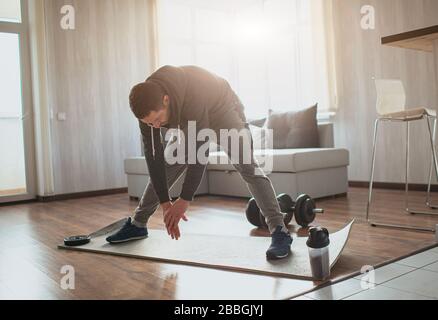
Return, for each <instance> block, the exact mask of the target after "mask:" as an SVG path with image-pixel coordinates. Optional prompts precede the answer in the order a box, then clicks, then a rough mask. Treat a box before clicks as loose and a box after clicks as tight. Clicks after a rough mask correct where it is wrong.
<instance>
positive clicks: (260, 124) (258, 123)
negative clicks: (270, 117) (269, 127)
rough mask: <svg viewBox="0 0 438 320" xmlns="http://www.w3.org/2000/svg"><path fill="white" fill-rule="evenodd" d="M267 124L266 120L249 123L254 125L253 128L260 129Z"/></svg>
mask: <svg viewBox="0 0 438 320" xmlns="http://www.w3.org/2000/svg"><path fill="white" fill-rule="evenodd" d="M265 122H266V118H263V119H255V120H249V121H248V123H249V124H252V125H253V126H256V127H260V128H261V127H263V126H264V124H265Z"/></svg>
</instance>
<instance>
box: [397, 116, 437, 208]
mask: <svg viewBox="0 0 438 320" xmlns="http://www.w3.org/2000/svg"><path fill="white" fill-rule="evenodd" d="M425 119H426V122H427V128H428V131H429V140H430V143H431V149H432V159H433V163H434V164H435V171H436V174H437V176H438V170H436V169H437V168H438V167H437V161H436V153H435V144H434V139H433V135H432V130H431V128H430V123H429V117H426V118H425ZM407 138H408V139H409V137H407ZM408 141H409V140H408ZM406 157H407V161H409V142H408V145H407V154H406ZM406 174H408V169H406ZM406 183H407V179H406ZM429 188H430V187H428V189H429ZM405 200H406V211H407V212H408V213H410V214H424V215H438V213H437V212H431V211H417V210H411V209H409V205H408V186H407V184H406V198H405ZM426 200H427V199H426Z"/></svg>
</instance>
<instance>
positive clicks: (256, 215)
mask: <svg viewBox="0 0 438 320" xmlns="http://www.w3.org/2000/svg"><path fill="white" fill-rule="evenodd" d="M245 213H246V219H248V221H249V223H251V224H252V225H253V226H256V227H261V226H262V224H261V221H260V216H261V214H260V209H259V207H258V206H257V203H256V201H255V199H254V198H251V199H250V200H249V201H248V205H247V206H246V211H245Z"/></svg>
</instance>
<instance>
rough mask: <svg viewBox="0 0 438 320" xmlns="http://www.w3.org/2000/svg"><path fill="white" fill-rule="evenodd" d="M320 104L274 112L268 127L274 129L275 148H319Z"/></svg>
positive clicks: (269, 119) (270, 116)
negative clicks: (318, 120) (318, 109)
mask: <svg viewBox="0 0 438 320" xmlns="http://www.w3.org/2000/svg"><path fill="white" fill-rule="evenodd" d="M317 108H318V104H315V105H314V106H312V107H310V108H307V109H304V110H300V111H291V112H284V113H276V112H272V113H271V114H270V115H269V118H268V121H267V127H268V128H269V129H272V130H273V135H274V149H294V148H319V135H318V122H317V120H316V113H317Z"/></svg>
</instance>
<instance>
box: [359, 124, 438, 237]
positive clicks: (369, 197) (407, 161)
mask: <svg viewBox="0 0 438 320" xmlns="http://www.w3.org/2000/svg"><path fill="white" fill-rule="evenodd" d="M428 125H429V122H428ZM429 132H430V125H429ZM430 137H432V134H431V133H430ZM409 151H410V150H409V122H406V186H405V205H406V208H405V211H406V212H408V213H411V214H434V213H430V212H420V211H412V210H410V209H409V202H408V199H409V194H408V193H409ZM374 156H375V155H373V157H374ZM434 159H435V160H434V161H435V163H436V157H434ZM371 171H372V174H371V177H373V174H374V169H372V170H371ZM437 174H438V170H437ZM371 185H372V182H370V193H369V195H368V205H367V222H368V223H369V224H370V225H371V226H373V227H388V228H397V229H405V230H416V231H428V232H435V229H433V228H426V227H420V226H409V225H398V224H387V223H377V222H373V221H371V220H370V219H369V212H368V211H369V204H370V202H371Z"/></svg>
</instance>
